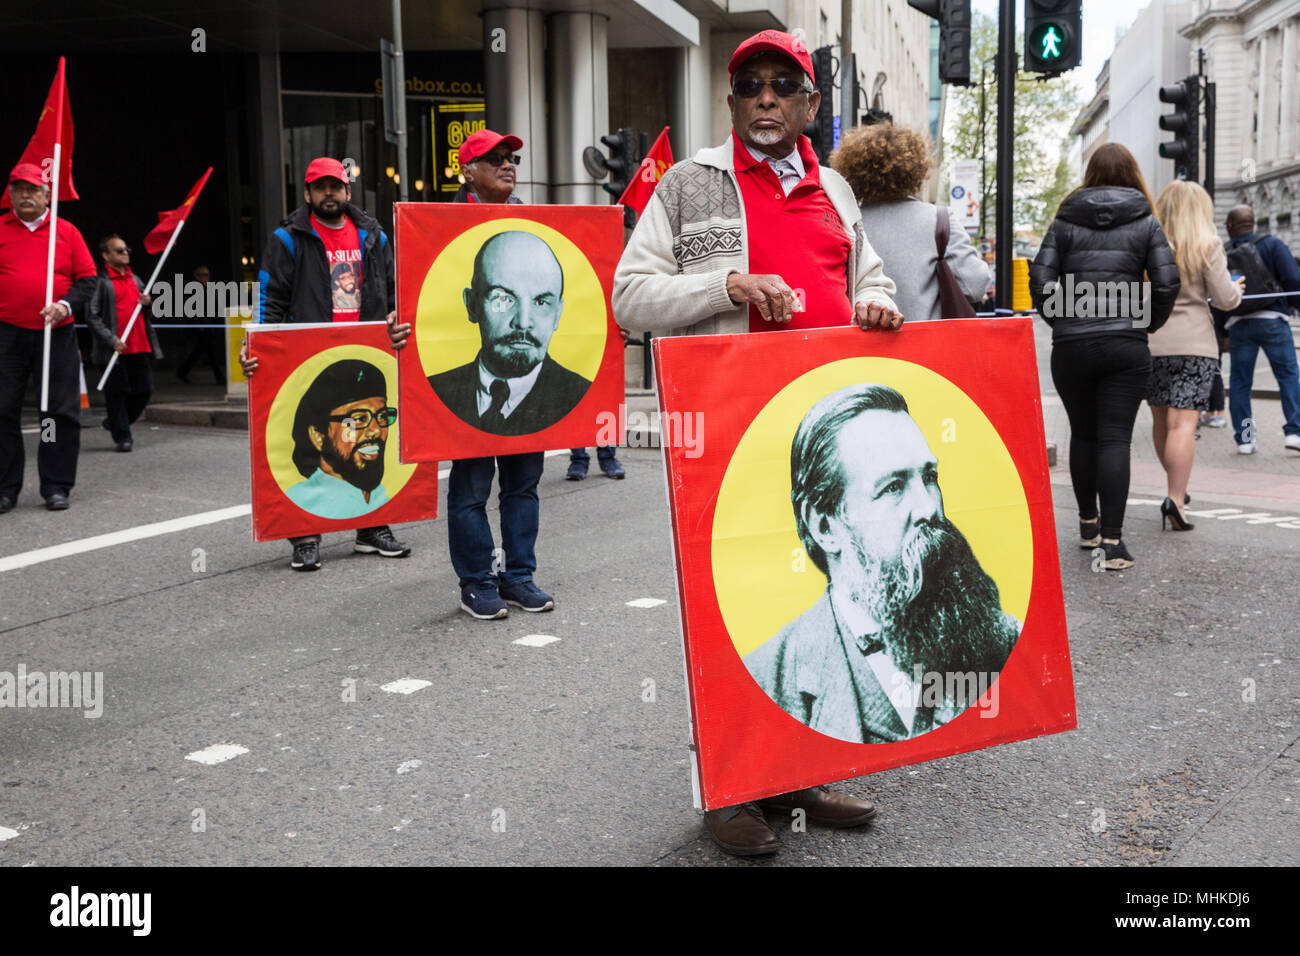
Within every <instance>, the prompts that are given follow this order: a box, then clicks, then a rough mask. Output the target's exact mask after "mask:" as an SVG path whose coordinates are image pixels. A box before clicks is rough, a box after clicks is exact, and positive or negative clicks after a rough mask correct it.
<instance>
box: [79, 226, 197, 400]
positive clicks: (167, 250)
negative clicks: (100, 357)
mask: <svg viewBox="0 0 1300 956" xmlns="http://www.w3.org/2000/svg"><path fill="white" fill-rule="evenodd" d="M184 225H185V220H184V219H182V220H181V221H180V222H178V223H176V228H175V229H173V230H172V234H171V237H170V238H169V239H168V240H167V246H166V248H164V249H163V251H162V255H161V256H160V257H159V258H158V264H157V265H156V266H154V267H153V275H151V276H150V277H149V281H148V282H146V283H145V284H144V292H145V295H148V294H150V293H149V290H150V289H152V288H153V284H154V282H156V281H157V280H158V273H160V272H162V267H163V264H164V263H165V262H166V261H167V256H168V254H169V253H170V252H171V251H172V246H174V245H176V237H177V236H179V235H180V234H181V228H182V227H183V226H184ZM176 291H177V295H179V294H180V290H179V289H178V290H176ZM140 308H141V304H140V303H139V302H136V304H135V311H134V312H132V313H131V319H130V321H129V322H127V323H126V330H125V331H124V332H123V333H122V334H121V335H120V336H118V338H120V339H121V340H122V341H123V342H124V343H125V342H126V339H127V336H129V335H130V334H131V330H132V329H133V328H135V320H136V319H138V318H139V317H140ZM105 318H106V319H110V320H115V319H116V316H105ZM120 354H121V353H120V352H116V351H115V352H113V357H112V358H110V359H109V360H108V365H107V366H106V367H105V368H104V375H103V377H102V378H100V380H99V384H98V385H96V386H95V391H97V392H102V391H103V390H104V383H105V382H107V381H108V376H109V373H110V372H112V371H113V366H114V365H116V364H117V357H118V355H120Z"/></svg>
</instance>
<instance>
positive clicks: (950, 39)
mask: <svg viewBox="0 0 1300 956" xmlns="http://www.w3.org/2000/svg"><path fill="white" fill-rule="evenodd" d="M907 5H908V6H909V7H911V8H912V9H914V10H920V11H921V12H922V13H924V14H925V15H926V16H927V17H929V18H930V19H931V20H938V21H939V79H940V80H942V81H943V82H944V83H948V84H949V85H951V86H970V0H907Z"/></svg>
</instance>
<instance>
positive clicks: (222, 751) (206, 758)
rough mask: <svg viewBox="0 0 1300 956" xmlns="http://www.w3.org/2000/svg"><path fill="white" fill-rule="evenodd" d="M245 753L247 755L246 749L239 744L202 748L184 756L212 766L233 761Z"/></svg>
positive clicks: (214, 745)
mask: <svg viewBox="0 0 1300 956" xmlns="http://www.w3.org/2000/svg"><path fill="white" fill-rule="evenodd" d="M246 753H248V748H247V747H241V746H239V744H213V745H212V746H211V747H204V748H203V749H202V750H196V751H194V753H192V754H186V755H185V759H186V760H193V761H194V762H195V763H205V764H207V765H208V766H212V765H213V764H218V763H225V762H226V761H227V760H234V759H235V758H236V757H238V756H240V755H241V754H246Z"/></svg>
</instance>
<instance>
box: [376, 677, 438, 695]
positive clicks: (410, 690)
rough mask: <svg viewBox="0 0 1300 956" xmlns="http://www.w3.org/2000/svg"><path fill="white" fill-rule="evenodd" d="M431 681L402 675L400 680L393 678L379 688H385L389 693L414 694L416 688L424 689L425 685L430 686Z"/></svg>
mask: <svg viewBox="0 0 1300 956" xmlns="http://www.w3.org/2000/svg"><path fill="white" fill-rule="evenodd" d="M432 686H433V681H431V680H420V679H418V678H415V677H403V678H402V679H401V680H395V681H393V682H391V683H388V684H383V685H381V686H380V688H379V689H380V690H386V691H388V693H390V694H414V693H415V692H416V691H417V690H424V688H426V687H432Z"/></svg>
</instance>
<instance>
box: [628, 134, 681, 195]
mask: <svg viewBox="0 0 1300 956" xmlns="http://www.w3.org/2000/svg"><path fill="white" fill-rule="evenodd" d="M670 128H671V127H668V126H665V127H664V131H663V132H662V133H660V134H659V138H658V139H656V140H655V144H654V145H653V146H651V147H650V152H648V153H646V154H645V159H643V160H641V168H640V169H638V170H637V171H636V175H635V176H633V177H632V181H631V182H630V183H628V184H627V189H625V190H623V195H622V196H620V197H619V198H618V201H619V202H620V203H621V204H622V205H624V206H631V207H632V208H633V209H635V210H636V213H637V215H638V216H639V215H641V213H642V212H644V211H645V207H646V204H647V203H649V202H650V197H651V196H653V195H654V191H655V187H656V186H658V185H659V180H661V179H663V178H664V173H666V172H667V171H668V167H669V166H671V165H672V164H673V148H672V146H670V145H669V143H668V130H669V129H670Z"/></svg>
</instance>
